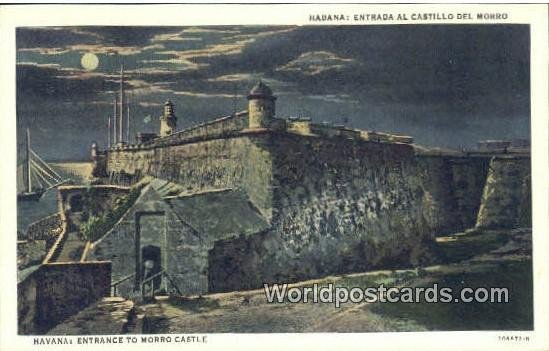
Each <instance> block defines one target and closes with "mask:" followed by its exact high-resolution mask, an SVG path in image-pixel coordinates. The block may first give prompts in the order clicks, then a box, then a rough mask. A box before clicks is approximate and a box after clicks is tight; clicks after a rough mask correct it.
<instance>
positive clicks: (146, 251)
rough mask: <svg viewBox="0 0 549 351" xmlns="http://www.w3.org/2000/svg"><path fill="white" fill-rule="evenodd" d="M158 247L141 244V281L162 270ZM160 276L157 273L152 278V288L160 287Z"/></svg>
mask: <svg viewBox="0 0 549 351" xmlns="http://www.w3.org/2000/svg"><path fill="white" fill-rule="evenodd" d="M161 263H162V261H161V251H160V247H158V246H154V245H147V246H143V248H142V249H141V274H142V276H141V281H144V280H145V279H147V278H149V277H152V276H153V275H155V274H157V273H158V272H160V271H161V270H162V265H161ZM161 283H162V277H161V276H160V275H159V276H157V277H156V278H154V279H153V287H154V290H157V289H158V288H160V284H161Z"/></svg>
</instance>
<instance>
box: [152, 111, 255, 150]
mask: <svg viewBox="0 0 549 351" xmlns="http://www.w3.org/2000/svg"><path fill="white" fill-rule="evenodd" d="M248 124H249V121H248V114H247V113H242V112H240V113H237V114H236V115H231V116H227V117H222V118H218V119H215V120H213V121H210V122H207V123H204V124H200V125H197V126H195V127H192V128H188V129H184V130H182V131H179V132H177V133H174V134H172V135H169V136H166V137H163V138H160V139H157V140H156V141H155V145H171V144H180V143H183V142H188V141H192V140H198V139H204V138H209V139H211V138H220V137H223V136H226V135H227V134H230V133H231V132H235V131H239V130H242V129H245V128H247V127H248Z"/></svg>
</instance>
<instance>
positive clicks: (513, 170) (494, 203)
mask: <svg viewBox="0 0 549 351" xmlns="http://www.w3.org/2000/svg"><path fill="white" fill-rule="evenodd" d="M531 186H532V177H531V166H530V157H519V156H501V157H494V158H492V160H491V161H490V169H489V171H488V177H487V180H486V185H485V187H484V191H483V194H482V201H481V205H480V209H479V212H478V217H477V222H476V226H477V227H481V228H512V227H531V226H532V205H531V201H532V197H531V196H532V195H531V191H532V190H531Z"/></svg>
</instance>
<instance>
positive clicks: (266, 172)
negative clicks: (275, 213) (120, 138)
mask: <svg viewBox="0 0 549 351" xmlns="http://www.w3.org/2000/svg"><path fill="white" fill-rule="evenodd" d="M262 135H265V134H249V135H243V136H240V137H232V138H222V139H212V140H206V141H202V142H197V143H189V144H182V145H173V146H170V147H158V148H155V149H141V150H128V151H120V150H119V151H110V152H109V153H108V164H107V167H108V169H107V171H108V172H107V173H111V172H114V173H115V174H116V173H121V172H124V173H127V174H130V175H136V174H148V175H151V176H154V177H158V178H161V179H166V180H170V181H174V182H177V183H180V184H182V185H184V186H186V188H187V191H188V192H196V191H204V190H210V189H221V188H233V189H235V190H237V189H241V190H244V191H245V192H246V193H247V194H248V196H249V198H250V200H251V201H252V202H253V203H254V205H255V206H256V207H257V208H258V209H259V210H260V211H261V212H262V214H263V215H264V216H265V217H266V218H271V207H272V204H271V203H272V193H271V183H272V170H271V169H272V162H271V156H270V153H269V151H268V150H267V149H266V147H267V146H266V143H268V139H269V138H268V137H267V138H265V137H263V136H262Z"/></svg>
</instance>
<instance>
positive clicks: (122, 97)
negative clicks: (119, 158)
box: [118, 64, 124, 142]
mask: <svg viewBox="0 0 549 351" xmlns="http://www.w3.org/2000/svg"><path fill="white" fill-rule="evenodd" d="M119 113H120V121H119V122H120V126H119V128H118V134H119V141H120V142H123V141H124V133H123V129H122V128H123V121H124V64H122V65H121V66H120V111H119Z"/></svg>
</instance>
